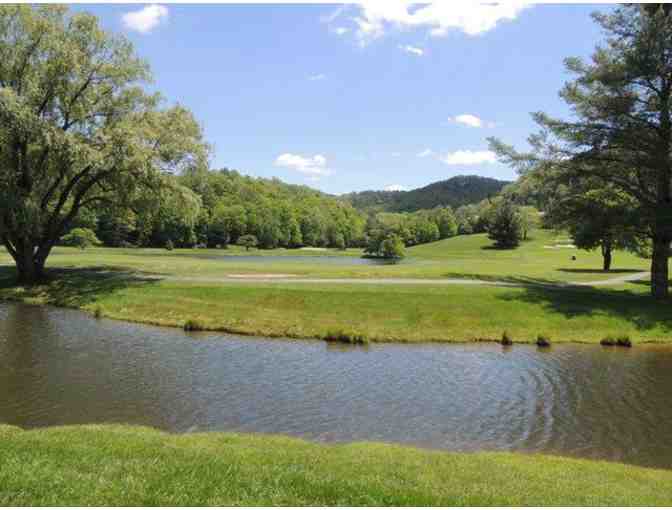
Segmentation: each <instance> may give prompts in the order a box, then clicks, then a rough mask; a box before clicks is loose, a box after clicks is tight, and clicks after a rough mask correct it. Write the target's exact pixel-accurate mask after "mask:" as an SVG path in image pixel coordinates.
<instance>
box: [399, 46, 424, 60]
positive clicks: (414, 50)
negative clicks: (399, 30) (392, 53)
mask: <svg viewBox="0 0 672 510" xmlns="http://www.w3.org/2000/svg"><path fill="white" fill-rule="evenodd" d="M398 48H399V49H400V50H401V51H403V52H405V53H409V54H410V55H415V56H417V57H422V56H423V55H424V54H425V50H423V49H422V48H418V47H417V46H411V45H409V44H406V45H403V44H400V45H399V46H398Z"/></svg>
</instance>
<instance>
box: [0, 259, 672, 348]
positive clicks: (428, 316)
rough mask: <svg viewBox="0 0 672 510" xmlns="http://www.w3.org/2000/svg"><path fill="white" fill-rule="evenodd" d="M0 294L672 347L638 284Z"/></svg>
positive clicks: (328, 325)
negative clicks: (620, 287)
mask: <svg viewBox="0 0 672 510" xmlns="http://www.w3.org/2000/svg"><path fill="white" fill-rule="evenodd" d="M0 300H5V301H17V302H23V303H31V304H49V305H55V306H61V307H69V308H77V309H81V310H85V311H88V312H89V313H92V314H94V313H95V314H97V315H99V316H101V317H109V318H114V319H119V320H125V321H129V322H135V323H141V324H153V325H159V326H171V327H180V328H181V327H184V325H185V324H186V323H190V324H193V325H195V327H194V328H193V329H202V330H208V331H220V332H227V333H232V334H241V335H254V336H267V337H285V338H326V337H333V336H343V337H350V338H354V337H361V338H364V339H366V341H369V342H405V343H413V342H427V341H433V342H473V341H479V340H481V341H482V340H488V341H500V340H501V338H502V335H503V333H504V332H505V331H506V332H507V334H508V336H509V337H510V338H511V339H512V340H513V342H514V344H517V343H534V342H535V341H536V340H537V337H538V336H540V335H541V336H543V337H545V338H548V339H550V341H551V343H552V344H558V343H567V342H576V343H599V342H600V341H601V340H602V339H604V338H605V337H613V338H619V337H625V336H627V337H629V338H630V340H631V341H632V343H633V344H634V345H635V346H637V345H639V344H643V343H672V315H670V314H669V306H670V303H669V302H656V301H654V300H653V299H651V298H650V297H648V296H646V295H643V294H638V293H635V292H633V291H630V290H612V289H608V288H605V287H601V288H588V287H581V288H574V287H572V288H557V287H554V288H550V287H544V286H521V285H517V286H516V285H513V286H506V287H505V286H486V285H474V284H473V283H472V284H468V283H465V284H463V285H457V284H454V285H430V284H424V285H421V284H414V283H407V284H395V283H388V284H386V285H378V284H374V283H371V284H367V283H363V282H360V283H357V284H353V283H341V284H335V283H330V282H319V281H315V282H312V281H311V282H304V283H292V282H285V281H282V282H263V281H255V280H253V279H247V280H245V281H240V280H236V281H228V282H225V283H213V282H208V281H188V280H185V281H181V280H171V279H168V280H159V279H157V278H155V277H151V276H149V277H147V276H144V275H142V274H138V273H131V272H124V271H111V270H109V269H88V270H87V269H73V270H65V269H63V270H61V272H60V275H59V276H58V278H56V279H54V280H53V281H51V282H48V283H46V284H44V285H38V286H35V287H18V286H15V285H14V283H13V282H12V281H11V280H10V279H9V278H7V279H6V280H0Z"/></svg>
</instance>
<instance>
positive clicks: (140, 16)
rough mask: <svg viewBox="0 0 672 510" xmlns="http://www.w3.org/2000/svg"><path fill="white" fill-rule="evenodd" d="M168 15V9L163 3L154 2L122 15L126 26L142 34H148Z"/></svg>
mask: <svg viewBox="0 0 672 510" xmlns="http://www.w3.org/2000/svg"><path fill="white" fill-rule="evenodd" d="M167 17H168V9H167V8H166V7H164V6H163V5H158V4H152V5H148V6H147V7H145V8H143V9H140V10H139V11H131V12H127V13H126V14H124V15H123V16H122V17H121V20H122V22H123V23H124V26H125V27H126V28H128V29H131V30H135V31H136V32H140V33H141V34H147V33H149V32H151V31H152V30H153V29H154V28H156V27H157V26H158V25H159V24H160V23H161V21H163V20H164V19H165V18H167Z"/></svg>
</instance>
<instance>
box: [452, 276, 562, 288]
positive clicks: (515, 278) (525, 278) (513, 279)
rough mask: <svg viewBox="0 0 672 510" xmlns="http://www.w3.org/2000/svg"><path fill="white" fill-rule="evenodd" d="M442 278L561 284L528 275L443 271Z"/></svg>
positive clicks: (519, 283) (525, 283) (526, 283)
mask: <svg viewBox="0 0 672 510" xmlns="http://www.w3.org/2000/svg"><path fill="white" fill-rule="evenodd" d="M441 276H442V277H443V278H455V279H458V280H459V279H465V280H480V281H483V282H492V283H508V284H514V285H520V286H526V285H547V286H555V287H557V286H558V285H559V284H562V283H563V282H562V281H559V280H551V279H548V278H533V277H529V276H520V275H509V276H505V275H487V274H479V273H443V274H442V275H441Z"/></svg>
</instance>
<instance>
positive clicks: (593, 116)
mask: <svg viewBox="0 0 672 510" xmlns="http://www.w3.org/2000/svg"><path fill="white" fill-rule="evenodd" d="M593 17H594V19H595V20H596V21H597V23H599V24H600V25H601V27H602V28H603V29H604V31H605V32H606V33H607V35H608V37H607V39H606V42H605V44H604V45H603V46H599V47H597V49H596V50H595V52H594V54H593V56H592V60H591V61H590V62H583V61H582V60H580V59H578V58H570V59H567V60H566V66H567V68H568V70H569V71H571V72H573V73H574V74H575V75H576V76H577V78H576V79H575V80H574V81H572V82H569V83H567V84H566V85H565V87H564V88H563V89H562V91H561V96H562V98H563V99H564V100H565V101H566V102H567V103H568V104H569V105H570V106H571V108H572V111H573V112H574V114H575V119H572V120H558V119H553V118H551V117H549V116H548V115H545V114H543V113H537V114H535V115H534V117H535V120H536V121H537V122H538V123H539V125H540V126H541V127H542V132H541V133H539V134H537V135H534V136H533V137H531V138H530V141H531V143H532V145H533V147H534V149H535V150H534V151H533V153H531V154H527V155H524V154H517V153H515V151H513V150H512V148H511V147H507V146H505V145H503V144H501V143H500V142H498V141H496V140H492V141H491V144H492V146H493V148H494V149H495V150H497V151H498V152H499V154H500V156H501V157H502V158H503V159H504V160H508V161H510V162H512V163H514V164H518V165H519V166H520V167H521V170H522V171H523V172H525V171H526V170H528V169H530V168H533V167H537V168H538V167H539V166H544V165H546V166H548V165H552V166H554V167H555V168H556V169H558V171H560V172H562V173H563V174H564V177H565V179H566V182H571V181H572V179H577V178H586V177H589V178H593V179H598V180H599V181H600V182H601V183H602V185H604V186H613V187H614V188H615V189H617V190H618V191H620V192H622V193H623V194H624V195H625V196H627V197H628V198H630V199H632V200H633V201H634V202H635V204H636V207H637V209H638V212H639V215H640V219H641V220H642V226H643V228H642V234H644V235H646V236H648V237H649V238H650V239H651V242H652V257H651V258H652V260H651V293H652V295H653V296H654V297H656V298H665V297H667V296H668V292H669V291H668V287H669V274H668V259H669V256H670V242H671V241H672V193H671V191H672V183H671V180H672V155H671V153H670V151H671V149H672V18H671V17H670V11H669V9H668V8H667V7H665V6H663V5H661V4H655V5H649V6H640V5H621V6H619V7H617V8H616V9H614V10H613V11H612V12H611V13H609V14H599V13H598V14H594V15H593Z"/></svg>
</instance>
